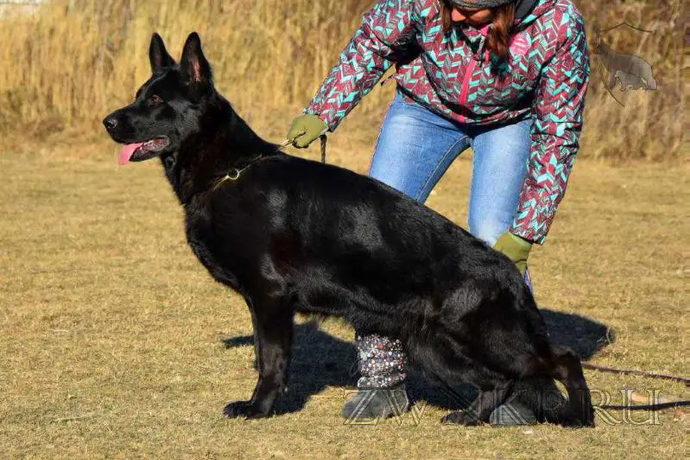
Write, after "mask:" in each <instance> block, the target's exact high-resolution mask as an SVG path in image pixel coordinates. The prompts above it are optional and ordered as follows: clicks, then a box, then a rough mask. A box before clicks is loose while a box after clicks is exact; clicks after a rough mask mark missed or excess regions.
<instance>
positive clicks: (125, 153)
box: [117, 142, 144, 165]
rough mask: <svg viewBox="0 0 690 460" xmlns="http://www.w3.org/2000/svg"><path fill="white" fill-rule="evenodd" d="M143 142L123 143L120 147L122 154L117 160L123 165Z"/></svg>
mask: <svg viewBox="0 0 690 460" xmlns="http://www.w3.org/2000/svg"><path fill="white" fill-rule="evenodd" d="M143 144H144V143H143V142H137V143H134V144H127V145H123V146H122V148H121V149H120V155H119V156H118V157H117V162H118V163H119V164H121V165H123V164H125V163H127V162H128V161H129V159H130V158H131V157H132V154H133V153H134V151H135V150H136V149H138V148H139V147H141V146H142V145H143Z"/></svg>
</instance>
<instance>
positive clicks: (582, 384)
mask: <svg viewBox="0 0 690 460" xmlns="http://www.w3.org/2000/svg"><path fill="white" fill-rule="evenodd" d="M553 362H554V364H555V366H554V368H553V375H552V377H553V378H555V379H556V380H558V381H560V382H561V383H563V385H565V389H566V390H567V391H568V403H569V405H570V414H569V415H570V416H569V417H568V419H566V420H560V421H559V422H560V423H561V424H562V425H564V426H590V427H591V426H594V408H593V407H592V398H591V395H590V392H589V388H588V387H587V382H586V381H585V376H584V374H583V373H582V364H581V363H580V360H579V359H578V358H577V356H575V355H574V354H573V353H572V352H571V351H570V350H566V351H560V352H555V353H554V357H553Z"/></svg>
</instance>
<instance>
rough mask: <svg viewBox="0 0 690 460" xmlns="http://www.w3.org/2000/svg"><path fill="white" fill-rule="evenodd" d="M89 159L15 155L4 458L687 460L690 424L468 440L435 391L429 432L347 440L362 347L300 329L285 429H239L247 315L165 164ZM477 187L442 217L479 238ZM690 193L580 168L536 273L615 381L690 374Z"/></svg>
mask: <svg viewBox="0 0 690 460" xmlns="http://www.w3.org/2000/svg"><path fill="white" fill-rule="evenodd" d="M335 139H337V136H335ZM72 147H73V146H70V147H69V150H70V151H69V152H68V148H66V147H65V146H62V147H60V146H58V147H56V148H55V149H54V150H45V149H44V150H37V151H36V152H35V153H33V154H19V153H13V152H3V153H2V154H0V184H1V185H0V215H2V218H0V239H1V244H0V337H1V340H2V343H3V345H2V346H0V457H1V458H50V459H55V458H70V459H75V458H133V457H135V458H195V459H196V458H218V459H220V458H395V459H399V458H490V459H497V458H590V459H602V458H640V459H642V458H645V459H647V458H654V459H659V458H679V459H680V458H683V457H686V456H687V428H688V419H687V412H683V411H680V410H665V411H662V412H660V413H658V419H657V420H655V419H650V418H649V414H648V413H645V412H642V413H640V412H636V413H634V414H633V415H632V417H633V421H637V423H645V421H653V422H654V423H653V424H640V425H638V424H635V423H632V422H631V421H630V420H629V419H628V420H627V421H625V422H623V423H617V424H616V423H612V421H613V419H608V418H607V419H604V418H603V417H602V416H601V414H600V415H599V416H598V419H597V421H598V426H597V427H596V428H595V429H591V430H568V429H563V428H559V427H556V426H547V425H544V426H534V427H517V428H505V429H494V428H490V427H479V428H462V427H457V426H442V425H441V424H440V423H439V420H440V417H441V416H442V415H443V414H444V413H445V412H446V411H445V410H444V409H443V408H442V407H439V406H438V405H435V404H431V403H430V404H428V405H425V400H428V401H432V402H433V401H435V400H436V399H437V398H436V396H437V395H435V393H434V390H433V387H431V388H420V389H418V395H419V397H421V398H424V400H422V401H420V402H419V404H418V405H417V408H418V410H419V411H421V410H422V409H423V411H422V412H421V414H420V413H419V412H414V413H412V414H407V415H405V416H404V417H402V418H401V419H392V420H387V421H381V422H380V423H378V424H375V425H366V426H360V425H352V424H345V423H344V421H343V420H342V419H341V418H340V417H339V415H338V412H339V409H340V407H341V405H342V404H343V403H344V401H345V399H346V397H347V396H348V394H349V393H350V392H351V391H352V389H353V385H354V383H355V377H354V376H353V375H352V374H351V373H350V371H349V370H350V368H351V365H352V364H353V362H354V351H353V348H352V346H351V345H350V343H349V341H350V340H351V338H352V335H353V334H352V331H351V330H350V329H349V327H348V326H345V325H343V324H341V323H339V322H337V321H333V320H329V321H328V322H326V323H324V324H322V325H321V328H320V329H317V328H316V327H315V326H314V325H313V324H312V323H308V322H306V320H301V321H300V324H299V325H298V326H297V342H296V349H295V356H294V359H293V374H292V377H291V385H290V393H289V396H288V398H287V399H286V400H285V401H284V402H283V403H282V404H281V411H282V412H285V413H284V414H283V415H280V416H277V417H274V418H271V419H266V420H256V421H241V420H226V419H223V418H221V416H220V413H221V410H222V408H223V406H224V404H225V403H227V402H228V401H230V400H235V399H245V398H247V397H248V396H249V395H250V394H251V391H252V389H253V386H254V384H255V379H256V372H255V370H254V368H253V361H254V353H253V347H252V346H251V338H250V335H251V321H250V318H249V314H248V312H247V309H246V307H245V306H244V304H243V302H242V301H241V299H240V298H239V297H238V296H236V295H235V294H233V293H231V292H230V291H228V290H227V289H225V288H223V287H221V286H220V285H218V284H215V283H214V282H213V281H212V280H211V279H210V277H209V276H208V275H207V273H206V272H205V270H204V269H203V268H202V267H201V265H200V264H199V263H197V261H196V260H195V258H194V257H193V255H192V254H191V251H190V250H189V249H188V247H187V246H186V243H185V240H184V235H183V231H182V223H181V209H180V208H179V206H178V205H177V203H176V201H175V199H174V197H173V195H172V193H171V191H170V189H169V186H168V185H167V183H166V182H165V180H164V179H163V177H162V174H161V171H160V170H159V165H158V164H156V162H150V163H145V164H141V165H128V166H125V167H117V166H116V162H115V152H116V149H115V147H114V146H113V145H110V144H100V145H94V146H93V147H88V148H85V147H82V148H81V150H80V151H79V153H77V152H76V151H74V150H72ZM370 150H371V145H370V144H369V143H362V144H351V145H350V144H348V145H346V144H345V143H342V142H341V143H340V144H339V143H338V141H336V142H334V143H333V147H332V148H331V150H330V156H329V161H331V162H333V163H336V164H340V165H343V166H346V167H348V168H351V169H354V170H356V171H359V172H363V171H364V170H365V169H366V166H367V162H368V158H369V152H370ZM352 152H357V153H352ZM300 154H301V155H306V156H309V157H312V158H313V157H316V155H317V153H316V151H310V152H300ZM469 172H470V161H469V157H466V158H461V159H460V160H458V161H456V162H455V164H454V165H453V166H452V167H451V169H450V170H449V172H448V174H446V176H445V177H444V179H443V180H442V182H441V183H440V184H439V186H438V187H437V188H436V190H435V191H434V193H433V194H432V196H431V197H430V200H429V202H428V204H429V205H430V206H431V207H433V208H434V209H436V210H438V211H439V212H441V213H442V214H444V215H446V216H448V217H449V218H451V219H453V220H454V221H456V222H458V223H460V224H462V225H464V221H465V214H464V210H465V207H466V200H467V192H468V184H469ZM687 177H688V167H687V166H669V165H649V164H644V165H637V166H635V165H633V166H628V167H619V168H612V167H610V166H606V165H604V164H601V163H597V162H594V161H591V160H590V161H579V162H578V163H577V164H576V166H575V169H574V172H573V174H572V178H571V183H570V186H569V189H568V195H567V197H566V199H565V200H564V202H563V204H562V205H561V208H560V211H559V216H558V217H557V219H556V222H555V224H554V227H553V229H552V231H551V233H550V235H549V238H548V240H547V244H546V245H545V246H543V247H540V248H538V249H536V250H535V251H533V256H532V259H531V263H532V265H531V266H532V270H533V278H534V284H535V288H536V293H537V299H538V302H539V304H540V306H541V307H542V308H543V309H545V315H546V317H547V322H548V323H549V325H550V327H551V328H552V335H553V336H554V340H556V341H559V342H564V343H567V344H570V345H572V346H574V347H575V348H576V349H578V350H580V352H581V353H583V354H586V355H590V354H591V355H593V356H592V357H591V360H593V361H594V362H597V363H602V364H606V365H611V366H617V367H626V368H640V369H646V370H655V371H659V372H667V373H674V374H687V373H688V363H687V348H688V347H687V340H686V338H687V336H688V324H687V301H688V297H687V275H688V268H687V257H688V253H687V236H688V218H687V203H688V200H689V199H690V191H689V189H688V183H687ZM603 327H605V328H610V330H612V331H613V336H614V337H615V340H613V341H612V342H611V341H607V336H606V335H605V334H602V330H601V328H603ZM608 337H610V336H608ZM586 376H587V378H588V381H589V384H590V387H592V388H593V389H595V390H597V391H601V392H606V393H608V394H611V395H613V398H612V402H619V403H620V402H621V401H622V399H621V396H620V390H622V389H634V390H636V391H637V392H638V393H641V394H645V391H647V390H651V389H657V390H660V391H661V394H662V395H665V396H672V395H673V396H675V397H683V398H687V397H688V396H690V395H688V392H687V390H686V389H685V388H684V387H683V386H682V385H680V384H674V383H668V382H663V381H656V380H650V379H645V378H639V377H628V376H618V375H610V374H602V373H598V372H591V371H586ZM596 395H600V394H599V393H596V394H595V396H596ZM609 414H610V416H611V417H615V420H618V421H621V420H622V419H623V416H624V413H623V412H622V411H610V412H609ZM607 421H608V422H609V423H607ZM686 458H687V457H686Z"/></svg>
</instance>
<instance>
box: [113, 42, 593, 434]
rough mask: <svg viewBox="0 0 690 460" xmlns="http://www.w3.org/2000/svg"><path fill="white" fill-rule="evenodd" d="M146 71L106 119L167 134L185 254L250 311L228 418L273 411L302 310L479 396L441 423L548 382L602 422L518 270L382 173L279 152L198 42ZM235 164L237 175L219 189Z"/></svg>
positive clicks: (576, 421) (581, 416) (159, 45)
mask: <svg viewBox="0 0 690 460" xmlns="http://www.w3.org/2000/svg"><path fill="white" fill-rule="evenodd" d="M149 54H150V59H151V65H152V69H153V75H152V77H151V79H150V80H149V81H147V82H146V83H145V84H144V85H143V86H142V87H141V89H140V90H139V92H138V93H137V98H136V100H135V101H134V102H133V103H132V104H130V105H129V106H127V107H124V108H122V109H120V110H117V111H115V112H113V113H112V114H110V115H109V116H108V117H106V119H105V120H104V123H105V125H106V127H107V128H108V131H109V133H110V135H111V136H112V138H113V139H114V140H116V141H118V142H120V143H134V142H143V141H146V140H149V139H152V138H162V139H166V144H165V145H166V146H165V147H164V148H163V149H162V150H160V151H155V152H140V153H139V154H135V155H134V156H133V157H132V161H136V160H143V159H147V158H149V157H153V156H159V157H160V158H161V161H162V163H163V167H164V169H165V174H166V176H167V178H168V180H169V181H170V184H171V185H172V187H173V190H174V191H175V193H176V194H177V197H178V198H179V200H180V202H181V204H182V206H183V207H184V211H185V228H186V234H187V239H188V242H189V245H190V246H191V248H192V250H193V251H194V253H195V254H196V256H197V257H198V258H199V260H200V261H201V263H202V264H203V265H204V266H205V267H206V268H207V269H208V271H209V272H210V273H211V275H212V276H213V278H215V279H216V280H218V281H219V282H221V283H223V284H225V285H227V286H229V287H230V288H232V289H234V290H235V291H237V292H238V293H240V294H241V295H242V296H243V297H244V299H245V300H246V302H247V305H248V306H249V310H250V313H251V317H252V323H253V326H254V334H255V346H256V356H257V361H258V368H259V379H258V383H257V385H256V388H255V390H254V394H253V395H252V397H251V399H249V400H248V401H239V402H234V403H231V404H228V405H227V406H226V407H225V410H224V414H225V415H226V416H244V417H262V416H267V415H270V414H271V413H272V407H273V405H274V402H275V400H276V398H277V397H278V396H279V395H280V394H281V392H283V391H284V390H285V389H286V382H287V374H288V365H289V363H290V351H291V342H292V330H293V316H294V314H295V312H304V313H315V314H322V315H335V316H338V317H342V318H344V319H346V320H347V321H349V322H350V323H351V324H352V325H353V326H354V327H355V328H356V329H357V330H358V331H360V332H361V333H377V334H381V335H385V336H390V337H395V338H399V339H401V340H402V342H403V344H404V346H405V349H406V351H407V352H408V354H409V356H410V358H411V360H412V361H413V362H414V363H415V364H417V365H418V366H420V367H421V368H423V369H424V370H425V371H427V372H428V373H429V374H430V375H432V376H434V377H435V378H438V379H439V380H440V381H441V382H443V383H444V384H446V385H448V386H452V385H454V384H456V383H458V382H460V381H468V382H471V383H473V384H474V385H476V386H477V387H478V388H479V389H480V390H481V391H482V393H480V397H479V398H478V399H477V401H476V403H475V406H474V410H473V411H465V412H453V413H451V414H449V415H448V416H446V418H445V420H446V421H448V422H456V423H462V424H468V425H471V424H477V423H484V422H486V421H488V418H489V414H490V413H491V411H492V410H493V408H494V407H495V406H497V405H499V404H501V403H503V402H504V401H505V399H506V398H507V397H508V396H509V395H510V393H511V391H512V389H513V388H514V384H515V383H516V382H517V381H519V380H529V379H535V380H536V379H542V380H543V379H544V378H548V379H551V378H554V379H557V380H559V381H561V382H562V383H563V384H564V385H565V387H566V389H567V390H568V395H569V400H570V403H569V406H570V410H569V412H570V414H569V416H567V417H561V418H560V420H556V421H558V422H559V423H562V424H567V425H588V426H589V425H593V411H592V407H591V402H590V396H589V390H588V389H587V385H586V383H585V380H584V377H583V374H582V367H581V365H580V362H579V360H578V359H577V358H576V357H575V356H574V355H573V354H572V353H570V352H569V351H555V350H554V349H552V347H551V346H550V344H549V341H548V338H547V332H546V328H545V325H544V322H543V320H542V317H541V315H540V313H539V311H538V310H537V307H536V305H535V302H534V299H533V298H532V295H531V293H530V291H529V289H528V288H527V287H526V286H525V283H524V282H523V280H522V277H521V276H520V273H519V272H518V271H517V269H516V268H515V266H514V265H513V263H512V262H511V261H510V260H509V259H508V258H506V257H505V256H503V255H502V254H500V253H499V252H496V251H494V250H492V249H491V248H489V247H487V246H486V245H485V244H484V243H483V242H481V241H479V240H478V239H476V238H474V237H473V236H471V235H470V234H469V233H467V232H466V231H464V230H463V229H462V228H460V227H458V226H457V225H455V224H454V223H453V222H450V221H449V220H447V219H445V218H444V217H442V216H441V215H439V214H437V213H436V212H434V211H432V210H430V209H429V208H427V207H425V206H423V205H421V204H419V203H417V202H416V201H414V200H412V199H410V198H408V197H406V196H404V195H403V194H401V193H399V192H397V191H396V190H394V189H392V188H390V187H388V186H386V185H384V184H382V183H380V182H378V181H375V180H373V179H370V178H367V177H365V176H361V175H358V174H355V173H353V172H351V171H348V170H345V169H342V168H338V167H335V166H330V165H323V164H320V163H316V162H313V161H308V160H304V159H300V158H297V157H293V156H289V155H286V154H284V153H282V152H280V150H279V148H278V147H277V146H276V145H274V144H271V143H268V142H265V141H263V140H262V139H261V138H259V137H258V136H257V135H256V134H255V133H254V132H253V131H252V130H251V129H250V128H249V127H248V126H247V124H246V123H245V122H244V121H243V120H242V119H241V118H240V117H239V116H238V115H237V114H236V113H235V112H234V111H233V109H232V107H231V106H230V104H229V103H228V102H227V101H226V100H225V99H224V98H223V97H222V96H221V95H220V94H218V93H217V92H216V90H215V88H214V86H213V82H212V77H211V69H210V66H209V64H208V62H207V61H206V59H205V57H204V55H203V53H202V50H201V44H200V40H199V37H198V35H197V34H196V33H193V34H191V35H190V36H189V38H188V39H187V42H186V44H185V47H184V51H183V55H182V59H181V62H180V64H179V65H178V64H176V63H175V62H174V61H173V59H172V58H171V57H170V56H169V55H168V53H167V51H166V49H165V47H164V45H163V41H162V40H161V38H160V37H159V36H158V35H157V34H154V36H153V38H152V40H151V46H150V53H149ZM233 168H236V169H237V170H241V173H240V175H239V178H237V180H225V181H222V182H219V179H221V178H222V177H223V176H225V174H226V173H227V172H229V171H232V174H231V175H234V172H235V171H233Z"/></svg>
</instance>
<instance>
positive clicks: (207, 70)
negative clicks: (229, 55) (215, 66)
mask: <svg viewBox="0 0 690 460" xmlns="http://www.w3.org/2000/svg"><path fill="white" fill-rule="evenodd" d="M180 71H181V72H182V77H183V81H184V82H185V83H187V84H189V85H192V86H194V87H196V88H200V89H201V88H205V87H208V86H210V85H211V83H212V76H211V66H210V65H209V63H208V61H207V60H206V58H205V57H204V53H203V52H202V51H201V39H200V38H199V34H197V33H196V32H192V33H191V34H189V37H187V41H186V42H185V44H184V50H183V51H182V60H181V61H180Z"/></svg>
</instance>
